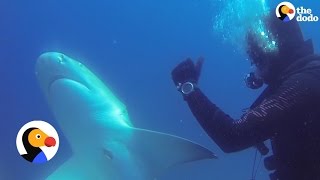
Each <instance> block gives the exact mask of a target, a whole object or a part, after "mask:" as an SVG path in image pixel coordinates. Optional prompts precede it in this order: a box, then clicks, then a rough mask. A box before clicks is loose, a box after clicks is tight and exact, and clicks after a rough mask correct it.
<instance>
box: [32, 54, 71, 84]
mask: <svg viewBox="0 0 320 180" xmlns="http://www.w3.org/2000/svg"><path fill="white" fill-rule="evenodd" d="M66 63H67V57H66V56H65V55H64V54H62V53H58V52H46V53H43V54H41V55H40V56H39V58H38V59H37V63H36V68H35V70H36V75H37V78H38V79H39V81H40V83H41V84H42V86H43V87H45V88H47V87H49V86H50V84H51V83H52V82H54V81H55V80H57V79H60V78H64V77H65V76H66V75H67V74H68V71H67V68H66V67H65V66H66Z"/></svg>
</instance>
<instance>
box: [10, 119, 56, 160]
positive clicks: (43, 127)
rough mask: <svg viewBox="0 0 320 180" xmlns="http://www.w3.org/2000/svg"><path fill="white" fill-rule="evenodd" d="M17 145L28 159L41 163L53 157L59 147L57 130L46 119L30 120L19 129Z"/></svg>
mask: <svg viewBox="0 0 320 180" xmlns="http://www.w3.org/2000/svg"><path fill="white" fill-rule="evenodd" d="M16 145H17V149H18V152H19V154H20V155H21V156H22V157H23V158H24V159H25V160H27V161H29V162H32V163H36V164H40V163H45V162H47V161H49V160H50V159H52V158H53V157H54V155H55V154H56V153H57V151H58V148H59V136H58V133H57V131H56V130H55V129H54V127H52V126H51V125H50V124H49V123H47V122H44V121H39V120H37V121H30V122H28V123H27V124H25V125H24V126H22V128H21V129H20V130H19V132H18V135H17V139H16Z"/></svg>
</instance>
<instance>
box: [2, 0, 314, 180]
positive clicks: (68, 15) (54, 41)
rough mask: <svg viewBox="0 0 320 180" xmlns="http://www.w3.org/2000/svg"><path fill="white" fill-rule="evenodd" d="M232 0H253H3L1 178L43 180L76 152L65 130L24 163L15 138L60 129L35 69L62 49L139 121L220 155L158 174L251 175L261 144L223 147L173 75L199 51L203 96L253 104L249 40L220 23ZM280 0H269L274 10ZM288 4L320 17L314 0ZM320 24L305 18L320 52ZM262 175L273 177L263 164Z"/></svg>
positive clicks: (222, 103)
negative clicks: (40, 123) (43, 154)
mask: <svg viewBox="0 0 320 180" xmlns="http://www.w3.org/2000/svg"><path fill="white" fill-rule="evenodd" d="M253 1H256V0H252V2H253ZM260 1H263V0H260ZM230 2H234V5H233V6H231V8H230V11H231V12H232V13H237V11H238V10H241V9H240V8H239V7H237V4H241V3H242V5H243V3H250V2H251V1H250V0H247V1H244V0H239V1H235V0H233V1H227V0H225V1H223V0H219V1H218V0H161V1H160V0H158V1H155V0H132V1H130V0H91V1H89V0H77V1H76V0H63V1H62V0H41V1H40V0H33V1H19V0H0V61H1V65H0V74H1V86H0V101H1V104H0V115H1V126H0V138H1V144H0V160H1V162H0V179H1V178H4V179H19V180H20V179H31V180H33V179H44V178H45V177H46V176H48V175H49V174H50V173H52V172H53V171H54V170H55V169H56V168H57V167H58V166H59V165H61V164H62V163H63V162H64V161H65V160H66V159H67V158H68V157H70V156H71V149H70V146H69V145H68V143H67V142H66V139H65V138H64V137H63V135H62V134H61V133H60V148H59V151H58V153H57V155H56V156H55V157H54V158H53V159H52V160H51V161H49V162H48V163H46V164H43V165H34V164H31V163H29V162H27V161H25V160H24V159H23V158H21V157H20V155H19V154H18V151H17V149H16V145H15V142H16V135H17V132H18V131H19V129H20V128H21V127H22V126H23V125H24V124H25V123H27V122H29V121H31V120H36V119H41V120H45V121H47V122H49V123H51V124H52V125H53V126H54V127H55V128H56V129H57V131H58V132H59V130H60V129H59V125H58V124H57V122H56V121H55V120H54V117H53V115H52V113H51V112H50V109H49V108H48V106H47V102H46V101H45V98H44V96H43V94H42V92H41V91H40V88H39V85H38V84H37V80H36V77H35V73H34V66H35V62H36V59H37V57H38V56H39V55H40V54H41V53H43V52H46V51H59V52H62V53H65V54H66V55H67V56H70V57H72V58H74V59H76V60H79V61H81V62H83V63H84V64H85V65H86V66H87V67H88V68H89V69H91V70H92V71H93V72H95V74H96V75H97V76H98V77H99V78H100V79H102V80H103V81H104V82H105V83H106V84H107V85H108V86H109V87H110V89H112V90H113V92H114V93H115V94H116V96H117V97H118V98H119V99H120V100H121V101H122V102H123V103H124V104H125V105H126V106H127V110H128V112H129V116H130V118H131V121H132V122H133V124H134V126H135V127H140V128H145V129H151V130H156V131H161V132H166V133H170V134H174V135H178V136H181V137H184V138H187V139H190V140H192V141H194V142H197V143H200V144H201V145H203V146H205V147H208V148H209V149H210V150H212V151H213V152H215V153H216V154H217V155H218V156H219V159H218V160H204V161H199V162H195V163H188V164H185V165H182V166H179V167H175V168H172V169H169V170H168V172H167V173H166V174H164V175H163V176H161V177H159V178H158V180H166V179H168V180H173V179H201V180H249V179H250V178H251V173H252V164H253V160H254V153H255V149H254V148H249V149H247V150H244V151H241V152H237V153H232V154H226V153H223V152H222V151H221V150H220V149H219V147H217V145H216V144H215V143H214V142H213V141H211V140H210V139H209V138H208V136H207V135H206V134H205V132H204V131H203V130H202V129H201V127H200V126H199V124H198V123H197V121H196V120H195V118H194V117H193V116H192V114H191V112H190V110H189V109H188V107H187V105H186V103H185V102H184V101H183V99H182V97H181V95H180V94H179V93H178V92H177V91H176V89H175V87H174V85H173V82H172V80H171V75H170V73H171V70H172V69H173V68H174V67H175V66H176V65H177V64H178V63H179V62H181V61H182V60H184V59H185V58H187V57H191V58H193V59H196V58H198V57H199V56H202V57H204V58H205V63H204V66H203V70H202V74H201V78H200V83H199V85H200V87H201V89H202V90H203V91H204V92H205V93H206V95H207V96H208V97H209V98H210V99H211V100H212V101H213V102H214V103H215V104H217V105H218V106H219V107H220V108H222V109H223V110H224V111H225V112H227V113H229V114H230V115H231V116H232V117H233V118H239V117H240V115H241V114H242V109H244V108H247V107H249V106H250V105H251V103H252V102H253V101H254V99H255V98H256V97H257V96H258V95H259V92H261V90H256V91H254V90H250V89H248V88H246V86H245V84H244V82H243V78H244V75H245V74H246V73H247V72H249V71H250V63H249V62H248V61H247V57H246V56H245V55H244V53H242V52H240V51H239V47H241V46H244V42H242V41H238V44H237V45H238V47H235V46H234V43H228V41H225V40H223V38H221V37H222V34H221V33H222V31H215V28H214V27H213V26H214V25H215V23H216V21H218V20H217V19H216V17H217V15H218V14H219V13H220V11H221V9H222V8H223V7H226V6H225V5H226V3H230ZM263 2H264V1H263ZM279 2H281V1H272V3H271V4H270V9H271V11H274V8H275V7H276V5H277V4H278V3H279ZM290 2H292V3H293V4H294V5H295V6H296V7H297V6H299V5H302V6H304V7H310V8H312V10H313V14H314V15H318V16H320V9H319V2H317V1H311V0H310V1H303V2H302V1H298V0H294V1H290ZM238 8H239V9H238ZM254 11H255V9H248V10H247V11H245V13H249V15H250V13H253V12H254ZM219 18H224V17H223V16H222V17H219ZM228 18H229V17H228ZM231 21H232V18H231ZM319 23H320V22H308V23H307V22H302V23H301V27H302V30H303V32H304V35H305V38H306V39H308V38H312V39H313V42H314V48H315V51H316V52H319V49H320V35H319V29H320V24H319ZM231 24H232V23H231ZM238 25H239V27H241V26H242V25H241V24H238ZM220 30H221V29H220ZM226 31H227V29H226ZM231 35H232V34H231ZM231 37H232V36H231ZM154 153H156V152H154ZM258 160H259V156H258ZM3 174H4V175H5V177H3ZM256 179H258V180H265V179H268V172H267V171H266V170H265V169H264V167H263V163H261V165H260V168H259V169H258V171H257V176H256Z"/></svg>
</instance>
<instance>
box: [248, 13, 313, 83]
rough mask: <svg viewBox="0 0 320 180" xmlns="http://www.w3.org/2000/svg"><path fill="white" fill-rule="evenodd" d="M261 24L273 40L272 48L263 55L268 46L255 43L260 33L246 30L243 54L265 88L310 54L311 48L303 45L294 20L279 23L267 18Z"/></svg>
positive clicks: (298, 28) (300, 33)
mask: <svg viewBox="0 0 320 180" xmlns="http://www.w3.org/2000/svg"><path fill="white" fill-rule="evenodd" d="M263 24H264V26H265V27H266V30H265V31H266V32H268V33H269V34H270V37H271V36H272V37H273V38H274V41H272V42H273V43H274V44H275V48H274V49H273V50H271V51H266V49H267V47H268V46H266V45H263V44H262V43H261V41H259V39H261V35H260V33H261V32H259V31H258V32H255V31H253V30H249V32H248V35H247V53H248V55H249V57H250V59H251V61H252V63H253V64H254V65H255V66H256V67H257V72H258V73H257V74H258V75H260V77H261V78H262V79H263V80H264V82H265V83H266V84H272V82H273V81H275V80H276V79H278V77H279V75H280V74H281V73H282V72H283V71H284V70H285V69H286V68H287V67H288V66H290V65H291V64H292V63H294V62H295V61H297V60H299V59H301V58H303V57H305V56H308V55H310V54H313V45H312V41H311V40H307V41H304V39H303V34H302V32H301V29H300V27H299V24H298V22H297V21H296V20H295V19H293V20H291V21H289V22H282V21H281V20H279V19H278V18H277V17H276V16H274V15H273V14H272V15H271V14H269V15H268V16H266V17H264V19H263ZM263 33H264V32H263ZM264 38H265V37H264ZM267 39H268V38H267Z"/></svg>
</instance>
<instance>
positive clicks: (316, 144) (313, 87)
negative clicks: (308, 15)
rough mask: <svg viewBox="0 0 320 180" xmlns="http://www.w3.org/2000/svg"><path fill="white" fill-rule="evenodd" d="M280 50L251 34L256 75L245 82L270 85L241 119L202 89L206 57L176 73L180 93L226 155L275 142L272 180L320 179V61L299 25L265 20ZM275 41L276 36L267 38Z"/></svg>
mask: <svg viewBox="0 0 320 180" xmlns="http://www.w3.org/2000/svg"><path fill="white" fill-rule="evenodd" d="M261 21H262V22H263V24H264V26H265V27H266V29H267V32H269V33H270V34H272V35H273V37H274V38H275V41H273V40H272V41H270V42H271V45H274V46H276V47H277V48H274V49H276V50H267V49H268V47H270V44H269V45H268V44H264V43H262V42H261V37H259V36H260V35H261V33H259V32H258V33H255V32H254V31H255V29H250V30H248V32H247V36H246V43H247V46H246V47H247V48H246V49H247V54H248V57H249V59H250V60H251V63H252V65H254V66H255V67H256V69H255V71H254V72H252V73H249V75H248V76H247V77H246V78H245V80H246V84H247V86H248V87H249V88H252V89H257V88H260V87H261V86H263V84H266V85H267V87H266V88H265V90H264V91H263V92H262V93H261V95H260V96H259V97H258V98H257V100H256V101H255V102H254V103H253V104H252V106H251V107H250V108H249V110H247V111H246V112H245V113H244V114H243V115H242V116H241V118H240V119H238V120H234V119H232V118H231V117H230V116H228V115H227V114H226V113H224V112H223V111H222V110H221V109H220V108H218V107H217V106H216V105H215V104H214V103H212V102H211V101H210V100H209V99H208V98H207V97H206V96H205V95H204V94H203V93H202V91H201V90H200V88H199V86H198V85H197V82H198V79H199V76H200V72H201V67H202V64H203V59H199V60H198V61H197V62H196V63H193V61H192V60H191V59H187V60H185V61H183V62H181V63H180V64H178V65H177V66H176V67H175V68H174V69H173V70H172V72H171V75H172V79H173V81H174V84H175V85H176V87H177V89H178V91H179V92H181V94H182V95H183V99H184V100H185V101H186V102H187V104H188V106H189V108H190V109H191V111H192V113H193V115H194V116H195V118H196V119H197V121H198V122H199V123H200V125H201V126H202V128H203V129H204V130H205V131H206V133H207V134H208V135H209V137H210V138H211V139H212V140H213V141H214V142H215V143H216V144H217V145H218V146H219V147H220V148H221V149H222V150H223V151H224V152H226V153H231V152H237V151H240V150H244V149H246V148H249V147H252V146H254V147H257V148H258V149H259V150H260V152H261V153H262V154H263V155H265V154H267V153H268V149H266V146H264V145H263V142H264V141H266V140H269V139H270V140H271V146H272V152H273V155H272V156H269V157H266V158H265V159H264V165H265V167H266V169H268V170H270V171H271V172H270V179H272V180H320V57H319V56H317V55H315V54H314V52H313V51H314V50H313V45H312V41H311V40H307V41H305V40H304V38H303V35H302V32H301V29H300V27H299V24H298V22H297V21H296V20H295V19H293V20H291V21H289V22H282V21H281V20H279V19H278V18H277V17H276V16H274V15H273V14H271V15H267V16H266V17H264V18H263V19H262V20H261ZM265 37H267V38H270V37H271V36H265Z"/></svg>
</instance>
